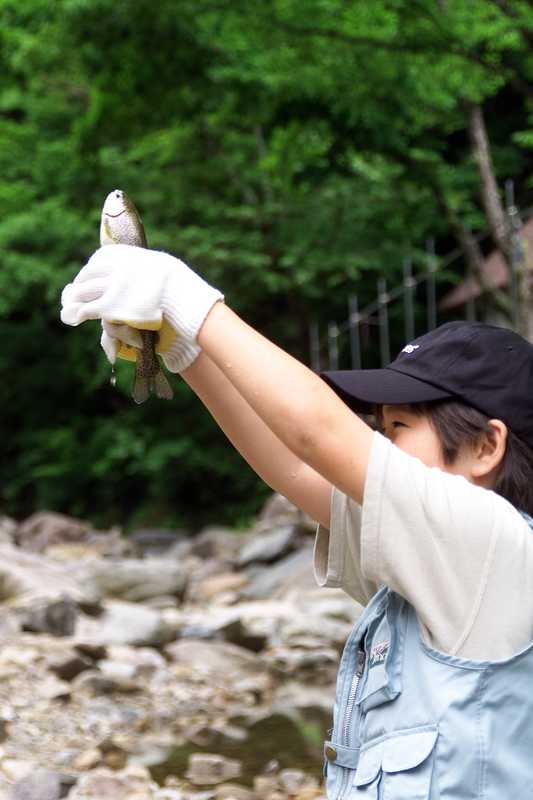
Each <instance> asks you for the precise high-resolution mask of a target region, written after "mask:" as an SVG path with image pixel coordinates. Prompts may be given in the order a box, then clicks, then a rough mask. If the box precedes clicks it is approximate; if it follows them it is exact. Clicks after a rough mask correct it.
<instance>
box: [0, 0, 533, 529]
mask: <svg viewBox="0 0 533 800" xmlns="http://www.w3.org/2000/svg"><path fill="white" fill-rule="evenodd" d="M532 40H533V9H532V8H531V6H530V4H529V3H527V2H524V1H523V0H471V2H469V3H464V2H462V1H461V0H445V1H444V0H443V1H442V2H435V1H434V0H415V2H413V0H375V2H373V3H368V2H366V1H365V0H353V2H352V3H350V4H346V3H343V2H341V0H306V2H305V3H304V2H301V0H276V1H275V2H272V3H265V2H264V0H261V2H260V1H259V0H246V2H245V1H244V0H232V2H231V3H224V2H221V0H180V2H179V3H176V2H175V0H160V2H159V3H158V4H157V6H155V5H154V4H153V2H148V1H147V0H122V1H121V2H120V3H116V2H113V0H57V2H56V3H53V4H50V3H48V2H44V0H27V2H25V3H23V4H21V3H20V2H15V0H0V169H1V172H2V175H3V178H4V180H3V181H2V183H1V184H0V210H1V214H0V334H2V342H3V348H2V352H1V354H0V376H1V379H2V383H3V386H4V387H5V388H4V391H3V393H2V401H1V403H2V405H1V412H2V413H1V422H0V425H1V435H2V439H3V441H4V443H5V444H4V449H5V457H4V459H3V463H2V467H1V474H0V477H1V485H2V489H1V494H0V498H1V503H2V506H3V508H4V510H5V511H6V512H8V513H11V514H14V515H17V516H22V515H25V514H27V513H29V512H30V511H32V510H34V509H35V508H42V507H52V508H55V509H57V510H62V511H65V512H68V513H75V514H79V515H82V516H86V517H89V518H91V519H93V520H94V521H95V522H97V523H101V524H104V523H109V522H114V521H124V520H127V521H128V522H129V523H130V524H137V523H141V522H142V523H153V522H163V521H164V522H175V523H179V524H185V523H187V524H196V523H201V522H204V521H206V520H226V521H228V520H231V521H233V522H235V521H240V520H241V521H242V520H243V519H245V518H246V516H247V515H248V514H249V513H251V512H252V511H253V510H254V509H255V508H256V507H257V504H258V503H259V502H260V501H261V498H262V497H263V496H264V493H265V490H264V489H263V488H261V487H260V485H259V482H258V481H257V480H256V478H255V477H254V476H253V474H252V473H251V472H250V471H249V470H247V469H246V467H243V465H242V462H241V461H240V458H239V457H238V456H237V455H236V454H235V453H233V451H232V450H231V448H229V447H228V446H227V444H226V442H225V440H224V437H223V436H222V434H220V433H219V432H218V431H216V429H215V428H214V425H213V424H212V423H211V421H210V419H209V418H208V417H207V415H206V412H205V411H204V410H203V409H202V408H201V407H200V404H199V403H198V402H195V401H194V400H193V399H192V398H191V396H190V393H189V391H188V389H187V388H186V387H185V386H183V385H182V384H181V383H180V382H179V379H178V378H176V379H175V381H174V384H175V387H176V395H177V396H176V400H175V402H174V403H172V404H169V405H166V404H163V403H155V401H152V402H151V403H149V404H147V405H146V406H145V407H140V408H137V407H135V406H134V405H133V403H132V401H131V399H130V397H129V382H130V381H131V369H130V367H129V365H127V364H124V365H119V391H116V390H113V389H111V388H110V387H109V385H108V378H109V368H108V365H107V363H106V361H105V358H104V356H103V354H102V353H101V352H100V349H99V347H98V340H99V330H98V326H97V324H96V323H95V324H87V325H84V326H82V327H81V328H80V329H75V330H70V329H67V328H65V327H64V326H62V325H61V324H60V322H59V321H58V306H59V293H60V290H61V287H62V286H63V285H64V284H65V283H66V282H67V281H68V280H70V279H71V278H72V277H73V276H74V275H75V273H76V272H77V271H78V269H79V267H80V266H81V264H82V263H83V262H84V260H85V259H86V258H87V256H88V254H90V252H91V251H92V250H93V249H94V248H95V247H96V246H97V244H98V222H99V215H100V208H101V204H102V201H103V198H104V197H105V195H106V194H107V192H108V191H110V190H111V189H112V188H114V187H115V186H118V187H121V188H123V189H125V190H126V191H128V192H129V193H130V195H131V196H132V197H133V198H134V200H135V202H136V204H137V205H138V206H139V208H140V210H141V212H142V215H143V221H144V223H145V227H146V230H147V234H148V239H149V243H150V244H151V246H153V247H156V248H161V249H167V250H169V251H172V252H174V253H176V254H179V255H180V256H181V257H183V258H184V259H185V260H186V261H188V262H189V263H191V264H192V265H193V266H195V267H196V268H197V269H199V270H200V271H201V272H202V273H203V274H204V275H205V276H206V278H207V279H208V280H210V281H212V282H213V283H214V284H215V285H218V286H220V287H221V288H223V289H224V291H225V294H226V297H227V300H228V302H229V303H230V304H231V305H232V307H234V308H235V309H236V310H237V311H238V312H239V313H241V314H243V315H244V316H245V317H246V318H247V319H248V320H250V321H251V322H252V324H254V325H256V326H257V327H259V328H260V329H261V330H263V331H264V332H265V333H266V334H267V335H269V336H270V337H272V338H274V339H275V340H276V341H279V342H280V344H282V345H283V346H284V347H286V348H287V349H289V350H290V351H291V352H293V353H294V354H295V355H297V356H299V357H302V358H304V359H306V358H307V331H308V323H309V320H310V318H311V317H316V318H318V319H319V320H321V321H322V322H325V321H326V320H328V319H332V318H337V319H342V318H344V317H345V316H346V302H347V296H348V294H349V293H351V292H353V291H354V290H356V291H357V293H358V294H359V295H360V297H361V299H362V301H363V302H364V301H365V300H368V299H369V298H370V297H372V296H373V295H374V292H375V281H376V277H377V273H378V271H379V274H384V275H386V277H387V279H388V280H389V281H394V280H396V279H398V278H399V276H400V274H401V264H402V259H403V256H404V254H406V253H410V254H411V255H412V256H413V257H414V258H415V261H416V260H418V261H419V262H420V261H422V260H423V258H424V257H425V256H424V243H425V241H426V239H427V237H428V236H430V235H431V236H436V237H437V241H438V243H439V245H440V247H441V249H442V248H448V247H450V246H451V244H452V242H453V238H455V239H457V241H458V242H459V245H460V247H461V248H462V249H463V252H464V254H465V259H466V260H467V261H469V262H470V264H471V265H474V267H475V266H476V264H477V265H479V260H480V252H479V250H477V249H476V247H475V244H474V242H473V237H472V232H475V231H479V230H482V229H485V228H491V230H492V232H493V238H494V241H495V242H496V243H498V242H499V240H498V230H499V228H498V223H497V221H496V217H497V215H498V213H499V212H501V198H500V195H499V188H498V187H499V186H501V183H502V181H503V180H504V179H505V178H507V177H510V176H512V177H513V178H514V180H515V184H516V191H517V197H518V199H519V200H523V199H526V198H527V196H528V191H529V190H530V188H531V183H530V181H531V165H532V158H531V144H532V143H533V131H532V129H531V110H532V102H533V93H532V90H531V78H532V77H533V75H532V73H533V56H532V53H531V43H532ZM480 132H481V133H482V134H483V135H484V137H485V139H484V141H485V142H486V145H487V147H486V152H487V153H488V154H489V156H490V159H489V160H487V159H485V160H484V161H483V162H481V161H480V159H479V153H480V149H479V142H480V139H479V134H480ZM469 133H470V136H469ZM476 134H477V135H476ZM476 142H477V144H476ZM476 156H477V158H476ZM487 170H488V172H487ZM480 175H481V176H482V177H483V179H481V178H480ZM487 187H489V189H490V197H491V198H492V201H493V205H492V206H488V205H487V198H488V195H487ZM489 199H490V198H489ZM498 204H499V212H498ZM491 208H492V209H494V208H495V209H496V217H494V218H493V217H492V216H491V211H490V209H491ZM500 219H501V217H500ZM503 219H504V220H505V217H503ZM504 236H505V232H504ZM476 259H477V261H476Z"/></svg>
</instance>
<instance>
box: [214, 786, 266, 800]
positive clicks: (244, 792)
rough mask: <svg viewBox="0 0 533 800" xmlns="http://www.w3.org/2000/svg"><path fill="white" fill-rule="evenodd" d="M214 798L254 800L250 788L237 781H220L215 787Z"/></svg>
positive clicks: (221, 799) (219, 799) (220, 799)
mask: <svg viewBox="0 0 533 800" xmlns="http://www.w3.org/2000/svg"><path fill="white" fill-rule="evenodd" d="M215 800H256V798H255V794H254V793H253V792H252V790H251V789H247V788H246V787H245V786H241V785H240V784H238V783H222V784H220V786H217V787H215Z"/></svg>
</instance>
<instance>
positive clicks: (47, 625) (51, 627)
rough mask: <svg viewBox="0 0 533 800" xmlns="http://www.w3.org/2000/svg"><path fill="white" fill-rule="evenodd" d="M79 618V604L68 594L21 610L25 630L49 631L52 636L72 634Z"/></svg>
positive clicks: (21, 619)
mask: <svg viewBox="0 0 533 800" xmlns="http://www.w3.org/2000/svg"><path fill="white" fill-rule="evenodd" d="M77 618H78V606H77V604H76V602H75V601H74V600H73V599H72V598H71V597H68V596H64V597H62V598H61V599H59V600H55V601H52V602H49V603H36V604H35V605H33V606H32V607H31V608H26V609H24V610H23V611H21V612H20V623H21V628H22V630H23V631H29V632H31V633H49V634H51V635H52V636H72V634H73V633H74V631H75V629H76V620H77Z"/></svg>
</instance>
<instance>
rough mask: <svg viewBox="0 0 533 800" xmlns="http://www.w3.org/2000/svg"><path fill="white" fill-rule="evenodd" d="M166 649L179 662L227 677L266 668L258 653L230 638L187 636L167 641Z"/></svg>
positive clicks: (201, 670)
mask: <svg viewBox="0 0 533 800" xmlns="http://www.w3.org/2000/svg"><path fill="white" fill-rule="evenodd" d="M165 652H166V653H167V655H168V656H169V657H170V658H171V659H172V661H174V662H177V663H178V664H184V665H186V666H188V667H192V668H193V669H196V670H198V671H200V672H204V673H210V672H213V673H216V674H217V675H219V676H221V675H223V676H224V677H228V676H230V675H236V676H240V675H241V674H242V673H250V672H251V673H252V674H255V673H257V672H261V670H262V669H263V663H262V661H261V659H260V658H259V657H258V656H256V655H255V654H253V653H251V652H250V651H249V650H245V649H244V648H243V647H237V645H234V644H229V643H227V642H209V641H203V640H201V639H187V640H183V641H178V642H173V643H172V644H169V645H167V647H166V648H165Z"/></svg>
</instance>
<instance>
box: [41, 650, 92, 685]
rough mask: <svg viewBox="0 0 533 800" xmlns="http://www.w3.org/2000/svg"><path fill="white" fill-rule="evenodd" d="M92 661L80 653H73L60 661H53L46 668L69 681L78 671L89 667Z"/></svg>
mask: <svg viewBox="0 0 533 800" xmlns="http://www.w3.org/2000/svg"><path fill="white" fill-rule="evenodd" d="M92 666H93V662H92V661H91V660H90V659H89V658H87V657H84V656H82V655H78V654H74V655H70V656H69V657H68V658H66V659H63V660H61V661H57V662H53V663H51V664H50V665H49V667H48V669H49V670H50V672H53V673H54V674H55V675H57V677H58V678H60V679H61V680H63V681H71V680H73V679H74V678H75V677H76V675H79V674H80V672H84V671H85V670H87V669H91V667H92Z"/></svg>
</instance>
